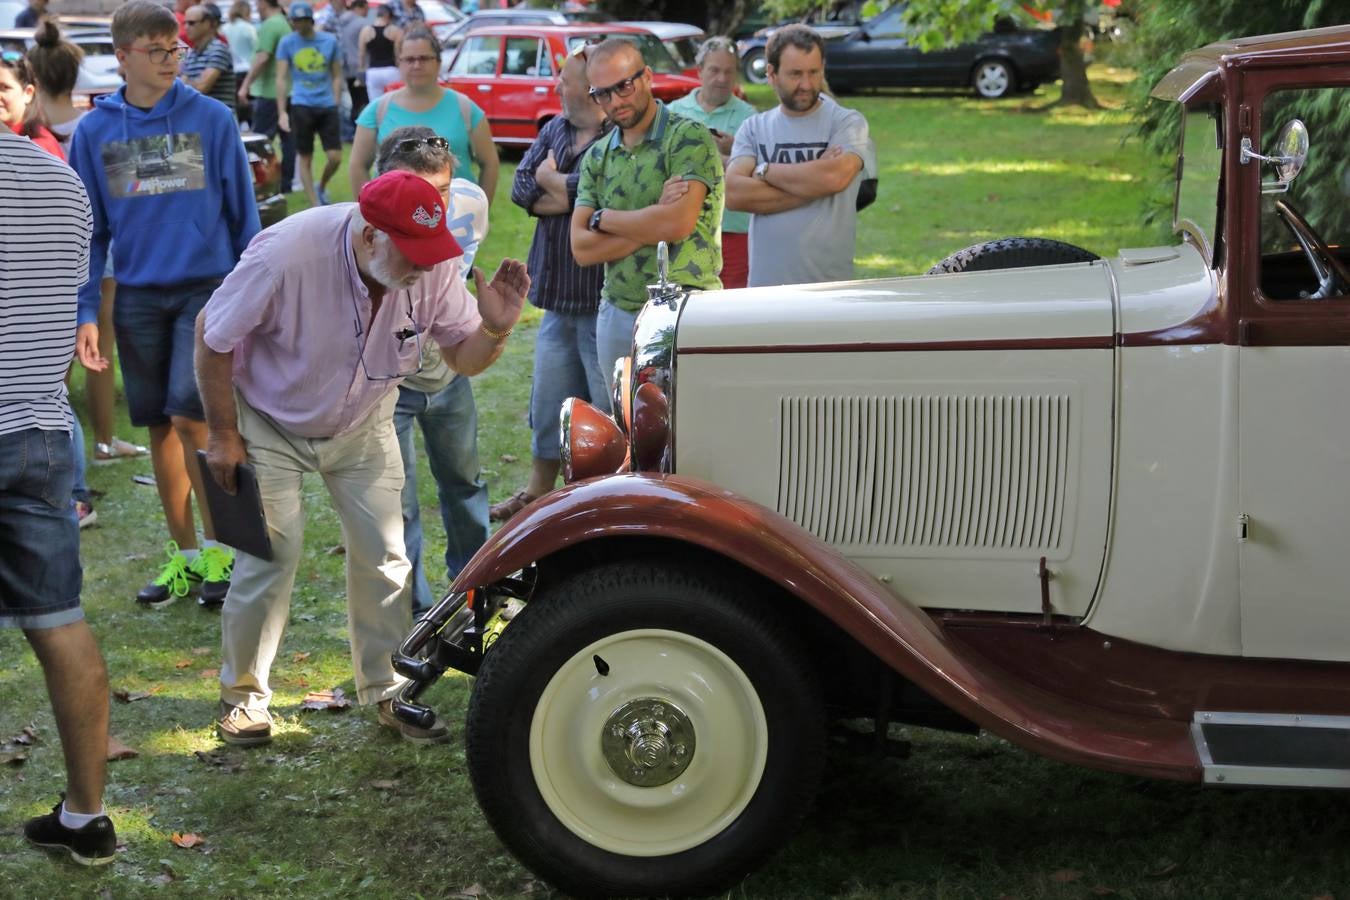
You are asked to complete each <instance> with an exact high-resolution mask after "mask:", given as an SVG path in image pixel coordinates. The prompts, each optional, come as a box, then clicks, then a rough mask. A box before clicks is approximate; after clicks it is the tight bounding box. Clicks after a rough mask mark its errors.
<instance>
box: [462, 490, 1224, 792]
mask: <svg viewBox="0 0 1350 900" xmlns="http://www.w3.org/2000/svg"><path fill="white" fill-rule="evenodd" d="M625 536H630V537H636V536H641V537H647V538H662V539H667V540H672V541H679V542H682V543H686V544H691V545H694V546H698V547H701V548H704V549H705V550H708V551H712V552H714V553H717V554H718V555H720V556H723V557H725V558H727V559H730V560H734V561H735V562H737V563H739V564H741V565H743V566H745V567H746V568H747V569H751V570H753V571H755V572H757V573H759V574H760V575H762V576H763V577H764V578H766V579H768V580H769V581H771V582H774V583H776V584H778V585H780V586H781V587H782V588H783V589H784V590H786V591H787V592H789V593H791V594H793V595H795V596H797V597H799V598H800V599H802V600H804V601H805V602H807V603H809V604H810V605H811V606H812V607H814V608H815V609H816V610H818V611H819V612H820V613H821V614H823V615H824V616H826V617H827V618H829V619H830V620H831V621H833V622H834V623H835V624H836V625H838V626H839V627H840V628H841V629H843V630H844V631H846V632H848V633H849V634H850V635H852V636H853V637H854V638H855V639H856V640H857V641H858V642H859V643H860V644H862V645H863V646H864V647H866V648H867V649H868V650H869V651H870V652H872V653H874V654H875V655H876V656H877V657H878V658H879V659H881V660H882V661H883V662H885V663H886V664H887V665H889V666H890V667H891V668H893V669H894V670H895V671H896V672H899V673H900V674H901V675H903V676H904V677H905V678H907V679H909V680H910V681H912V682H914V683H915V684H917V685H918V686H919V687H921V688H923V689H924V690H925V691H927V692H928V693H929V694H930V695H932V696H933V697H935V698H936V699H938V700H940V701H941V702H942V703H944V704H946V705H947V706H948V707H950V708H951V709H952V710H954V711H955V712H957V713H959V714H961V715H963V716H965V717H966V718H968V719H970V720H971V721H973V722H975V723H977V724H979V725H980V726H982V727H983V728H985V729H987V730H988V731H990V732H992V733H994V734H997V735H999V736H1001V737H1004V738H1006V739H1008V740H1010V741H1012V742H1014V743H1017V744H1020V745H1022V746H1023V747H1026V748H1027V749H1029V750H1032V751H1034V752H1036V753H1039V754H1041V755H1044V756H1047V757H1050V758H1052V759H1058V760H1062V761H1064V762H1070V763H1075V764H1078V765H1085V766H1091V767H1094V768H1099V769H1105V770H1109V771H1116V772H1126V773H1131V774H1137V775H1147V776H1150V777H1155V778H1171V779H1178V780H1187V781H1198V780H1199V778H1200V774H1201V773H1200V767H1199V761H1198V759H1197V758H1196V754H1195V750H1194V747H1193V745H1192V743H1191V741H1190V738H1189V726H1188V723H1187V722H1185V721H1178V720H1175V719H1163V718H1151V717H1144V716H1137V715H1129V714H1126V713H1122V712H1119V711H1113V710H1109V709H1103V708H1101V707H1098V706H1095V705H1089V704H1087V703H1083V702H1078V701H1075V700H1073V699H1069V698H1066V697H1064V696H1062V695H1058V694H1055V693H1052V692H1051V691H1049V690H1046V689H1045V688H1043V687H1038V686H1035V685H1032V684H1029V683H1027V682H1026V681H1023V680H1021V679H1018V678H1015V677H1011V676H1010V675H1009V674H1008V672H1007V671H1006V670H1004V669H1001V668H998V667H996V666H995V665H993V664H991V663H990V662H988V661H986V660H985V659H984V658H983V657H982V656H981V655H980V654H979V653H978V652H977V651H976V650H974V649H972V648H971V647H970V646H969V645H968V644H967V643H965V642H963V641H960V640H956V639H954V638H953V637H952V636H951V635H949V634H948V633H947V631H945V630H944V629H943V628H942V627H941V626H940V625H938V624H937V623H936V622H934V620H933V619H932V618H931V617H930V616H929V615H928V614H927V613H925V612H923V611H921V610H920V609H918V608H917V607H915V606H913V605H912V604H910V603H908V602H906V601H904V600H902V599H897V598H896V597H895V596H894V595H893V594H891V593H890V592H889V591H887V590H885V589H884V588H882V587H881V586H880V585H879V584H878V583H877V581H876V579H875V578H873V577H872V576H871V575H869V574H868V573H866V572H864V571H863V570H862V569H860V568H858V567H857V566H856V565H854V564H853V563H852V562H850V561H849V560H847V559H845V558H843V557H842V556H840V555H839V554H838V553H836V552H835V551H834V550H833V549H832V548H830V547H828V546H825V545H824V544H822V543H821V542H820V541H818V540H817V539H816V538H815V537H813V536H812V535H811V534H809V533H808V532H806V531H805V530H803V529H802V528H800V527H798V526H797V525H796V524H794V523H792V522H790V521H789V520H787V519H786V518H784V517H782V516H780V515H778V514H777V513H775V512H773V511H771V510H768V509H765V508H764V507H762V506H760V505H759V504H757V503H754V502H751V501H749V500H747V499H745V498H743V497H739V496H737V495H735V494H733V493H731V492H729V491H726V490H723V489H721V488H718V487H716V486H714V485H712V484H708V483H706V482H703V481H699V480H697V479H694V478H687V477H681V476H678V475H654V474H645V473H638V474H621V475H613V476H608V477H604V478H597V479H592V480H589V481H584V482H580V483H577V484H573V485H570V486H568V487H565V488H563V489H562V490H559V491H556V492H554V493H552V494H549V495H547V496H545V497H542V498H540V499H539V500H537V501H535V502H534V503H532V504H530V506H529V507H527V508H526V509H524V510H522V511H521V512H520V513H518V514H517V515H516V516H515V517H514V518H512V519H511V521H510V522H508V523H507V524H506V526H505V527H503V528H502V529H501V530H500V531H498V532H497V533H496V534H495V535H493V537H492V538H491V539H489V540H488V542H487V543H486V544H485V545H484V546H483V548H482V549H481V550H479V552H478V553H477V555H475V556H474V558H473V559H472V560H471V561H470V562H469V565H468V566H466V567H465V569H464V570H463V571H462V572H461V573H460V575H459V578H458V579H456V581H455V586H454V590H457V591H462V590H467V589H468V588H471V587H477V586H485V585H488V584H491V583H493V582H495V581H497V580H499V579H501V578H504V577H506V576H508V575H510V574H511V573H513V572H515V571H517V570H519V569H521V568H523V567H525V566H528V565H530V564H532V563H535V562H537V561H538V560H541V559H543V558H545V557H547V556H549V555H551V554H553V553H556V552H558V551H560V550H563V549H565V548H568V547H574V546H577V545H579V544H582V543H584V542H587V541H592V540H596V539H601V538H614V537H625Z"/></svg>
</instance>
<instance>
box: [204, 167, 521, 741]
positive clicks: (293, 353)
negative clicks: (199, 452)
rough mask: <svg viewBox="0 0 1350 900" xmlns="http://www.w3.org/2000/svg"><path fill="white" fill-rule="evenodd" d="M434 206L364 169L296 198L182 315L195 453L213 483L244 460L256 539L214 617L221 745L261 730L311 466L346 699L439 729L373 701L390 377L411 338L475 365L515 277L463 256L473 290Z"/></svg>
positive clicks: (403, 605) (384, 558)
mask: <svg viewBox="0 0 1350 900" xmlns="http://www.w3.org/2000/svg"><path fill="white" fill-rule="evenodd" d="M446 213H447V211H446V208H445V202H444V200H442V198H441V196H440V194H438V193H437V191H436V189H435V188H433V187H432V186H431V185H430V184H429V183H428V182H427V181H426V180H425V179H423V178H422V177H420V176H418V175H414V174H412V173H410V172H389V173H388V174H385V175H381V176H380V177H379V178H376V179H375V180H374V181H371V182H368V183H367V184H366V185H365V187H364V188H362V190H361V194H360V201H359V203H357V204H352V203H339V204H335V205H332V206H324V207H319V208H317V209H310V210H305V211H304V212H301V213H298V214H296V215H293V216H289V217H287V218H286V219H284V220H283V221H282V222H280V223H278V224H277V225H275V226H273V227H271V228H269V229H267V231H265V232H263V233H262V234H261V235H259V236H258V238H257V240H255V241H254V242H253V244H252V245H250V246H249V248H248V252H246V253H245V254H244V257H243V259H241V260H240V261H239V265H238V267H236V268H235V270H234V271H233V272H231V273H230V275H229V277H228V278H226V279H225V283H224V284H223V285H221V287H220V289H219V290H218V291H216V293H215V295H214V296H213V297H212V298H211V302H210V303H208V304H207V306H206V309H205V310H204V311H203V312H202V315H201V316H200V317H199V319H198V322H197V380H198V382H199V383H200V384H201V388H202V397H203V399H204V400H205V403H206V410H207V412H206V414H207V421H208V425H209V428H210V439H209V441H208V444H207V459H208V463H209V465H210V468H211V472H212V475H213V477H215V479H216V480H217V481H218V482H219V483H220V485H221V487H222V488H224V489H225V490H226V491H230V492H233V491H234V489H235V467H236V465H237V464H238V463H241V462H249V463H252V464H253V466H254V468H255V469H256V472H257V480H258V487H259V489H260V492H261V495H262V505H263V510H264V512H265V514H266V517H267V522H268V526H269V536H270V538H271V543H272V553H273V556H272V559H270V560H264V559H261V558H259V557H256V556H252V555H250V554H248V553H244V552H242V551H241V552H240V553H239V554H238V557H237V559H236V561H235V569H234V583H233V585H232V587H231V589H230V595H229V597H228V598H227V600H226V602H225V608H224V610H223V611H222V614H221V643H222V646H223V648H224V661H223V664H222V665H221V669H220V682H221V691H220V696H221V705H220V710H219V721H218V722H217V726H216V730H217V734H218V735H219V736H220V739H221V740H223V741H225V742H226V743H230V744H236V745H239V746H252V745H257V744H263V743H267V742H268V741H270V740H271V735H272V725H271V721H272V720H271V715H270V713H269V712H268V709H267V708H268V704H269V702H270V700H271V696H272V692H271V688H270V687H269V684H268V673H269V671H270V669H271V667H272V660H273V659H274V658H275V657H276V653H277V649H278V647H279V646H280V644H281V636H282V632H283V631H284V630H285V627H286V621H287V617H288V610H289V607H290V596H291V588H292V586H293V585H294V583H295V574H296V569H297V568H298V567H299V563H300V556H301V553H302V550H303V541H304V534H303V520H304V511H303V505H302V495H301V480H302V477H303V475H304V473H306V472H317V473H319V474H320V475H321V476H322V477H323V480H324V483H325V485H326V486H327V488H328V491H329V494H330V496H331V497H332V499H333V504H334V506H336V507H337V512H338V516H339V517H340V518H341V519H342V530H343V534H344V535H345V537H346V541H345V544H346V548H347V555H346V561H347V616H348V622H349V626H350V627H349V631H350V638H351V649H352V667H353V669H354V670H355V673H356V692H357V698H358V699H359V701H360V702H361V703H366V704H370V703H376V704H379V707H380V711H379V722H380V724H381V725H384V726H386V727H389V728H393V729H396V730H398V731H399V732H400V733H401V734H402V735H403V737H404V738H405V739H406V740H410V741H414V742H422V743H427V742H435V741H443V740H446V739H447V737H448V736H449V731H448V729H447V728H446V727H445V725H444V723H442V722H439V721H438V722H435V723H433V724H432V726H431V727H429V728H415V727H413V726H410V725H404V724H402V723H400V722H398V720H397V719H395V718H394V717H393V714H392V712H391V711H390V710H389V701H390V700H391V699H392V698H393V696H394V694H396V693H398V691H399V689H400V688H401V687H402V684H403V681H402V679H400V678H399V677H398V676H397V675H395V673H394V669H393V666H392V664H391V662H390V655H391V654H392V653H393V652H394V650H395V649H397V647H398V644H399V642H400V641H402V640H403V636H404V635H405V634H406V633H407V631H408V628H409V627H410V625H411V621H412V620H411V616H410V610H409V603H408V598H407V594H406V590H407V585H408V573H409V565H408V558H407V555H406V553H405V549H404V542H403V518H402V515H401V510H400V492H401V490H402V487H403V463H402V459H401V457H400V454H399V448H398V441H397V439H396V438H395V435H394V427H393V412H394V404H395V402H396V400H397V393H396V391H395V390H394V388H395V387H397V386H398V383H399V381H400V380H401V379H402V377H403V375H404V373H407V372H412V371H416V369H417V366H418V361H419V356H420V353H419V348H420V346H421V345H422V343H424V342H426V341H435V342H436V344H437V345H439V347H440V352H441V355H442V356H443V357H444V359H445V361H446V363H448V364H449V365H450V367H451V368H453V369H455V370H457V371H459V372H462V373H464V374H468V375H473V374H477V373H478V372H481V371H483V370H484V369H486V368H487V367H488V366H489V365H491V364H492V362H493V361H494V360H495V359H496V358H497V357H498V356H499V355H500V354H501V352H502V349H503V347H504V346H505V341H506V337H507V335H509V334H510V333H511V329H512V327H514V325H515V323H516V319H517V318H519V316H520V310H521V307H522V305H523V304H524V302H525V293H526V291H527V290H528V289H529V282H530V280H529V276H527V275H526V274H525V267H524V265H522V264H521V263H519V262H516V261H514V260H510V259H508V260H504V261H503V262H502V264H501V266H500V267H499V268H498V269H497V274H496V275H495V276H494V277H493V279H492V282H491V283H488V282H487V281H486V279H484V278H483V275H482V272H480V271H479V270H477V269H475V270H474V279H475V282H476V284H477V290H478V299H477V302H475V301H474V298H473V297H472V296H471V295H470V294H469V292H468V291H467V290H466V289H465V287H464V279H463V278H462V277H461V275H460V273H459V267H458V265H457V263H456V261H455V258H456V257H458V256H460V255H461V250H460V247H459V245H458V244H457V243H456V241H455V239H454V237H453V236H452V235H451V233H450V231H449V230H448V229H447V228H446ZM353 319H355V321H353ZM410 331H411V332H412V333H411V334H409V332H410Z"/></svg>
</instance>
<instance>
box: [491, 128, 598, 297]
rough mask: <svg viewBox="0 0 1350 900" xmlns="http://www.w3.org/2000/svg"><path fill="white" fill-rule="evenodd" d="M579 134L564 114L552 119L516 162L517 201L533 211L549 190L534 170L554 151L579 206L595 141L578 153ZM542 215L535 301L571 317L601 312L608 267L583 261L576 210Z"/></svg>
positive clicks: (535, 247) (533, 245) (534, 258)
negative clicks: (586, 159) (575, 252)
mask: <svg viewBox="0 0 1350 900" xmlns="http://www.w3.org/2000/svg"><path fill="white" fill-rule="evenodd" d="M603 136H604V134H603V132H602V133H601V137H603ZM575 138H576V129H575V128H573V127H572V123H571V122H569V121H567V119H565V118H564V117H562V116H556V117H555V118H552V119H549V120H548V122H547V123H546V124H545V125H544V127H543V128H541V129H539V137H537V138H536V139H535V141H534V143H533V144H531V145H530V149H529V150H527V151H525V156H524V158H523V159H521V161H520V165H519V166H517V167H516V179H515V181H514V182H512V184H511V202H512V203H514V204H516V205H517V206H519V207H521V208H523V209H524V210H525V211H526V212H530V207H531V206H533V205H534V204H535V203H537V202H538V201H539V198H540V197H542V196H543V195H544V190H543V188H541V187H539V183H538V182H537V181H535V180H534V173H535V171H536V170H537V169H538V168H539V164H540V163H542V162H543V161H544V160H545V159H547V158H548V152H549V151H550V150H552V151H553V159H554V161H555V162H556V163H557V164H558V171H559V172H562V173H564V174H566V175H567V202H568V204H569V206H575V205H576V201H577V182H578V181H579V180H580V178H581V171H580V166H579V164H580V162H581V158H582V157H583V156H585V155H586V151H587V150H589V149H590V147H591V144H593V143H595V141H592V142H591V144H587V145H586V146H585V147H583V148H582V150H581V152H580V153H573V152H572V144H573V141H574V139H575ZM598 139H599V138H597V140H598ZM530 215H534V213H530ZM538 218H539V221H538V222H536V223H535V226H534V240H533V241H531V242H530V255H529V258H528V259H527V260H526V262H525V265H526V267H527V268H528V269H529V272H530V302H531V303H533V304H534V305H535V306H537V307H539V308H540V309H546V310H548V311H550V312H556V313H564V314H566V315H571V316H576V315H590V314H593V313H595V312H597V311H598V310H599V309H600V288H601V287H602V286H603V285H604V283H605V267H604V266H603V265H594V266H579V265H577V261H576V259H575V258H574V257H573V256H572V214H571V212H566V213H561V214H559V215H556V216H539V217H538Z"/></svg>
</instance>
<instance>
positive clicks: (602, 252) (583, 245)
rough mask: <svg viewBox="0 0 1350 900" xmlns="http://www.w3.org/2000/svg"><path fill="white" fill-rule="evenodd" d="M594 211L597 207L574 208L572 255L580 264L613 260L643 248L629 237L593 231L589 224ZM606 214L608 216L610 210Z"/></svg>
mask: <svg viewBox="0 0 1350 900" xmlns="http://www.w3.org/2000/svg"><path fill="white" fill-rule="evenodd" d="M594 212H595V208H594V207H591V206H580V205H578V206H577V208H576V209H574V210H572V256H574V257H576V261H577V262H578V263H579V264H581V265H583V266H593V265H595V264H596V263H605V262H613V261H614V260H616V259H623V258H624V257H625V256H632V255H633V254H634V253H636V252H637V251H638V250H639V249H641V247H642V245H641V244H639V243H638V242H637V241H634V240H631V239H629V238H626V237H619V236H618V235H617V234H604V233H602V232H599V231H591V230H590V228H588V227H587V225H589V224H590V221H591V214H592V213H594ZM605 215H606V216H608V215H609V211H606V212H605Z"/></svg>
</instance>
